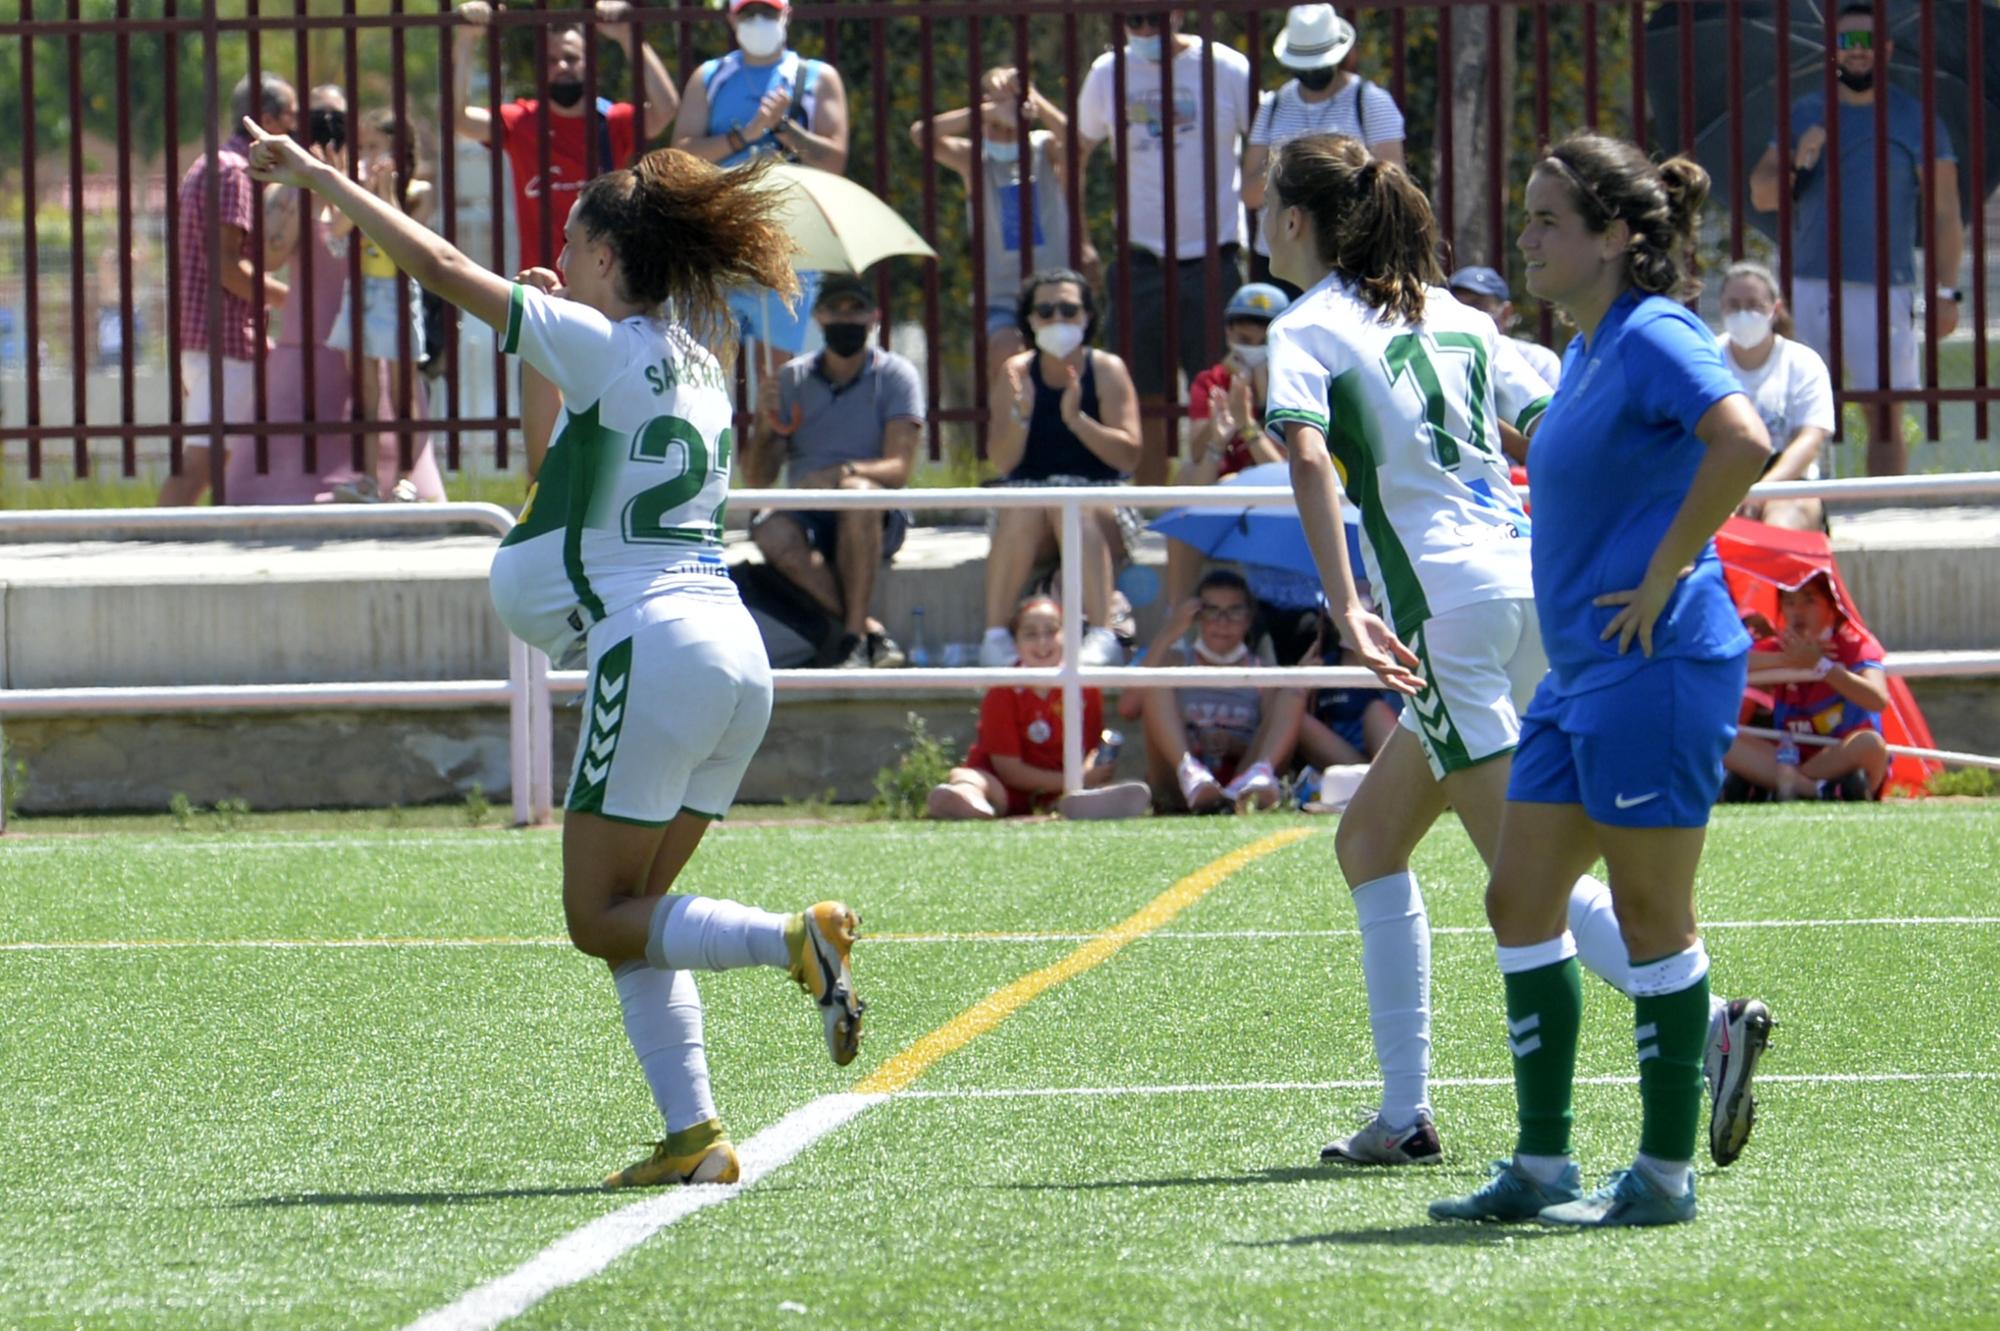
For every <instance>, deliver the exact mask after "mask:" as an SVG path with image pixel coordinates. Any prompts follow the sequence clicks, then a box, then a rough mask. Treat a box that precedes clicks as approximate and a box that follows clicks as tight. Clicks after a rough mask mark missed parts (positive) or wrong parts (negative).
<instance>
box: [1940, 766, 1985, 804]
mask: <svg viewBox="0 0 2000 1331" xmlns="http://www.w3.org/2000/svg"><path fill="white" fill-rule="evenodd" d="M1992 793H1993V773H1992V771H1991V770H1990V769H1988V768H1984V767H1960V768H1957V769H1956V770H1952V769H1947V770H1945V771H1942V772H1939V773H1937V774H1936V775H1935V776H1933V777H1932V778H1931V794H1933V795H1971V796H1974V797H1976V798H1978V799H1985V798H1987V797H1988V796H1990V795H1991V794H1992Z"/></svg>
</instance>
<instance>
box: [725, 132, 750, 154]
mask: <svg viewBox="0 0 2000 1331" xmlns="http://www.w3.org/2000/svg"><path fill="white" fill-rule="evenodd" d="M726 137H727V138H728V140H729V146H730V147H731V148H733V149H735V150H736V151H737V152H742V151H743V150H744V149H745V148H747V147H749V146H750V145H749V144H747V143H746V142H744V139H743V131H742V130H741V129H739V128H738V127H736V126H735V125H731V126H730V127H729V133H728V135H727V136H726Z"/></svg>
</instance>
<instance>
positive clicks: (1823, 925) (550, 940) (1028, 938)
mask: <svg viewBox="0 0 2000 1331" xmlns="http://www.w3.org/2000/svg"><path fill="white" fill-rule="evenodd" d="M1995 925H2000V915H1909V916H1895V915H1878V916H1868V917H1862V918H1855V919H1815V920H1709V921H1707V922H1705V923H1704V924H1703V925H1702V926H1701V927H1702V929H1703V931H1708V930H1714V929H1907V928H1940V929H1941V928H1971V929H1981V928H1991V927H1993V926H1995ZM1431 933H1432V934H1433V935H1434V936H1437V937H1441V938H1486V937H1490V936H1491V931H1490V930H1488V929H1487V928H1486V926H1485V925H1440V926H1438V927H1436V928H1434V929H1432V930H1431ZM1360 936H1361V935H1360V931H1359V930H1355V929H1163V930H1161V931H1159V932H1158V933H1152V934H1147V935H1145V936H1144V937H1142V938H1135V939H1133V940H1132V941H1133V942H1134V943H1153V942H1159V943H1213V942H1229V941H1235V940H1244V941H1283V940H1287V939H1315V938H1358V937H1360ZM1096 937H1098V935H1097V934H1095V933H1082V932H1078V933H1070V932H1051V933H935V934H885V935H879V936H876V937H872V938H871V937H867V936H865V935H864V936H863V937H862V939H861V943H862V944H863V945H864V946H868V947H884V946H897V945H906V944H929V945H935V944H966V943H1071V942H1088V941H1089V940H1091V939H1093V938H1096ZM568 946H569V940H568V939H567V938H562V937H557V936H554V935H550V936H545V937H518V938H515V937H494V938H213V939H202V938H153V939H147V938H132V939H118V938H114V939H80V940H74V941H62V940H57V941H50V942H0V952H170V951H201V950H203V949H209V950H216V951H225V950H247V951H269V952H305V951H315V950H325V951H355V950H367V949H374V948H379V949H383V950H397V949H411V950H425V949H460V948H478V947H568Z"/></svg>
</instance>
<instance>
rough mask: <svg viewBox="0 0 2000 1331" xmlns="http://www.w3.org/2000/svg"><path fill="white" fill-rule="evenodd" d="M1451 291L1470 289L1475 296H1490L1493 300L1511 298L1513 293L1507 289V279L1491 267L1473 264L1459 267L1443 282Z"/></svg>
mask: <svg viewBox="0 0 2000 1331" xmlns="http://www.w3.org/2000/svg"><path fill="white" fill-rule="evenodd" d="M1445 285H1446V286H1448V287H1450V288H1451V289H1452V290H1453V291H1470V292H1471V293H1472V294H1474V295H1475V296H1491V297H1493V299H1495V300H1512V299H1514V293H1513V292H1512V291H1511V290H1509V289H1508V286H1507V279H1506V278H1504V277H1502V276H1500V274H1498V273H1496V272H1494V271H1493V270H1492V269H1491V268H1487V267H1483V266H1481V265H1478V264H1475V265H1473V266H1472V267H1470V268H1461V269H1459V270H1458V271H1457V272H1455V273H1453V274H1452V275H1451V280H1450V281H1448V282H1446V283H1445Z"/></svg>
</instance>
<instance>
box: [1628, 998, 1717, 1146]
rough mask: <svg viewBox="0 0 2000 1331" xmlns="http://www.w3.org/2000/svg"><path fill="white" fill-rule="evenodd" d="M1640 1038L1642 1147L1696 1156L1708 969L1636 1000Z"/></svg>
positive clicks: (1638, 1036) (1705, 1026) (1706, 1030)
mask: <svg viewBox="0 0 2000 1331" xmlns="http://www.w3.org/2000/svg"><path fill="white" fill-rule="evenodd" d="M1632 1004H1633V1009H1634V1015H1635V1019H1636V1021H1637V1023H1638V1026H1637V1029H1636V1035H1637V1038H1638V1042H1639V1106H1640V1120H1639V1122H1640V1126H1639V1150H1640V1151H1641V1152H1643V1153H1644V1154H1646V1155H1650V1156H1652V1157H1653V1158H1654V1159H1656V1160H1692V1159H1694V1144H1695V1138H1696V1137H1697V1136H1698V1135H1699V1133H1700V1131H1701V1092H1702V1081H1701V1055H1702V1049H1703V1047H1704V1046H1705V1045H1706V1044H1707V1043H1708V974H1707V972H1706V970H1704V971H1703V973H1702V977H1701V978H1700V979H1699V980H1696V981H1695V982H1694V983H1693V984H1691V985H1689V986H1688V987H1687V988H1685V989H1678V990H1675V991H1674V992H1673V993H1671V994H1656V995H1651V996H1648V997H1642V998H1635V999H1633V1000H1632Z"/></svg>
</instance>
